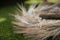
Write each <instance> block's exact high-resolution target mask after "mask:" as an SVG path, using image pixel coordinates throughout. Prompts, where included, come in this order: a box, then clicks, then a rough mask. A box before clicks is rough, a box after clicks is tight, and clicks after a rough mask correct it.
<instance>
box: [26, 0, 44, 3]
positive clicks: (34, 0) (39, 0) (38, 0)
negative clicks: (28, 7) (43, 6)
mask: <svg viewBox="0 0 60 40" xmlns="http://www.w3.org/2000/svg"><path fill="white" fill-rule="evenodd" d="M42 2H43V1H42V0H28V1H26V3H27V4H39V3H42Z"/></svg>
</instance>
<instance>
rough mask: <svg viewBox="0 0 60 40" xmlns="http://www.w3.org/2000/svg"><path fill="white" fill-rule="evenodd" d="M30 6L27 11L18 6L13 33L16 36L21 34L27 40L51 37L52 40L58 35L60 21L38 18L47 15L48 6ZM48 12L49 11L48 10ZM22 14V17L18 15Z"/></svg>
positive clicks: (59, 32)
mask: <svg viewBox="0 0 60 40" xmlns="http://www.w3.org/2000/svg"><path fill="white" fill-rule="evenodd" d="M35 6H36V5H30V7H29V9H28V11H27V10H26V9H25V8H24V7H23V6H20V5H19V4H18V7H19V8H18V9H17V10H18V11H16V12H17V13H16V15H14V17H15V19H16V20H17V22H12V23H13V24H14V32H15V33H17V34H21V33H23V34H24V36H26V37H27V38H28V40H45V39H46V38H47V37H50V36H53V38H52V39H54V38H55V37H56V36H57V35H59V34H60V20H47V19H42V17H39V16H40V15H41V14H42V13H44V14H45V13H46V14H47V13H48V12H46V11H44V10H46V9H47V8H48V7H50V8H51V6H48V5H44V6H43V5H38V6H37V7H35ZM20 9H21V10H20ZM48 9H49V8H48ZM49 10H50V9H49ZM18 12H19V13H22V15H19V14H18Z"/></svg>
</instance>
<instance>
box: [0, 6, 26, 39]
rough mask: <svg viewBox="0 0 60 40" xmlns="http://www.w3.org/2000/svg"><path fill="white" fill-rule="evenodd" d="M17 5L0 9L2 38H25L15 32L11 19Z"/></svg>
mask: <svg viewBox="0 0 60 40" xmlns="http://www.w3.org/2000/svg"><path fill="white" fill-rule="evenodd" d="M13 10H15V6H8V7H3V8H1V9H0V40H25V39H24V37H23V36H22V35H17V34H15V33H13V25H12V23H11V21H12V20H13V17H12V16H11V15H10V14H11V13H14V11H13Z"/></svg>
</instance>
